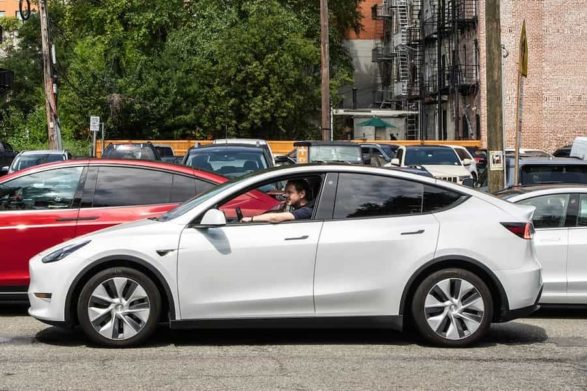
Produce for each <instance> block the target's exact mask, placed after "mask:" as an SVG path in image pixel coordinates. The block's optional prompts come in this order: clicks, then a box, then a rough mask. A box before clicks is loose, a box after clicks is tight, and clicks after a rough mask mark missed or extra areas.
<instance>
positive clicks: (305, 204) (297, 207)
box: [241, 179, 313, 223]
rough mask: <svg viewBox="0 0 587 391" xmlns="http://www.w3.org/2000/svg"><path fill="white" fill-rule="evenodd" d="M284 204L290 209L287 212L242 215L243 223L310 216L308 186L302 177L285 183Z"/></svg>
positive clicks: (310, 206)
mask: <svg viewBox="0 0 587 391" xmlns="http://www.w3.org/2000/svg"><path fill="white" fill-rule="evenodd" d="M284 196H285V202H286V206H288V207H290V208H291V209H292V210H291V211H289V212H287V211H285V212H269V213H264V214H261V215H257V216H251V217H243V219H242V220H241V221H242V222H243V223H251V222H252V223H254V222H267V223H281V222H282V221H291V220H307V219H310V218H311V217H312V209H313V205H312V204H310V202H309V201H308V199H309V198H310V186H309V185H308V182H306V181H305V180H303V179H292V180H289V181H287V184H286V185H285V191H284Z"/></svg>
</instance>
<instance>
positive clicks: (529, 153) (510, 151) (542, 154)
mask: <svg viewBox="0 0 587 391" xmlns="http://www.w3.org/2000/svg"><path fill="white" fill-rule="evenodd" d="M515 154H516V150H515V149H514V148H506V149H505V156H506V157H507V156H511V157H514V156H515ZM519 154H520V156H522V157H537V158H551V157H553V156H552V155H551V154H550V153H548V152H546V151H543V150H541V149H531V148H520V151H519Z"/></svg>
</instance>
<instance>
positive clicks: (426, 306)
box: [412, 269, 493, 347]
mask: <svg viewBox="0 0 587 391" xmlns="http://www.w3.org/2000/svg"><path fill="white" fill-rule="evenodd" d="M412 316H413V319H414V323H415V325H416V327H417V329H418V331H419V332H420V334H421V335H422V336H423V337H424V338H425V339H426V340H427V341H428V342H430V343H432V344H434V345H438V346H444V347H462V346H466V345H470V344H472V343H474V342H475V341H477V340H479V338H481V337H483V335H485V334H486V333H487V330H488V329H489V326H490V324H491V319H492V317H493V301H492V298H491V293H490V292H489V289H488V288H487V285H486V284H485V283H484V282H483V280H481V279H480V278H479V277H478V276H477V275H475V274H473V273H471V272H469V271H467V270H463V269H445V270H440V271H437V272H435V273H432V274H431V275H429V276H428V277H426V278H425V279H424V280H423V281H422V282H421V283H420V285H419V286H418V288H417V289H416V292H415V294H414V298H413V300H412Z"/></svg>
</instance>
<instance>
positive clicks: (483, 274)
mask: <svg viewBox="0 0 587 391" xmlns="http://www.w3.org/2000/svg"><path fill="white" fill-rule="evenodd" d="M447 268H459V269H464V270H467V271H470V272H472V273H475V274H476V275H477V276H478V277H479V278H481V279H482V280H483V282H485V284H487V288H489V291H490V293H491V297H492V299H493V319H492V322H499V321H500V320H501V319H502V318H503V317H504V316H505V314H506V313H507V312H508V311H509V302H508V298H507V294H506V292H505V289H504V288H503V285H502V284H501V282H499V279H498V278H497V277H496V276H495V274H494V273H493V272H492V271H491V270H490V269H489V268H488V267H487V266H485V265H484V264H483V263H481V262H479V261H477V260H475V259H473V258H469V257H466V256H461V255H455V256H450V255H449V256H443V257H440V258H436V259H433V260H431V261H429V262H427V263H425V264H424V265H422V266H421V267H420V268H418V270H416V272H414V274H412V276H411V277H410V279H409V280H408V282H407V284H406V286H405V287H404V290H403V293H402V297H401V301H400V308H399V314H400V315H406V314H409V312H410V305H411V301H412V298H413V296H414V292H415V291H416V289H417V288H418V286H419V285H420V283H421V282H422V281H423V280H424V279H425V278H426V277H428V276H429V275H430V274H432V273H434V272H436V271H438V270H442V269H447Z"/></svg>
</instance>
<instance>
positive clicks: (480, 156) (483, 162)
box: [465, 147, 487, 174]
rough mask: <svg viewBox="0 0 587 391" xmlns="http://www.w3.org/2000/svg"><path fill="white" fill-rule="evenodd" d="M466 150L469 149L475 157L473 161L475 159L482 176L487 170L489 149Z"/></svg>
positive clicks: (474, 148) (471, 148) (475, 148)
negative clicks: (482, 172)
mask: <svg viewBox="0 0 587 391" xmlns="http://www.w3.org/2000/svg"><path fill="white" fill-rule="evenodd" d="M465 148H467V151H469V153H470V154H471V155H472V156H473V159H475V163H476V164H477V170H478V171H479V174H481V171H484V170H485V169H486V168H487V149H485V148H477V147H465Z"/></svg>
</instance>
